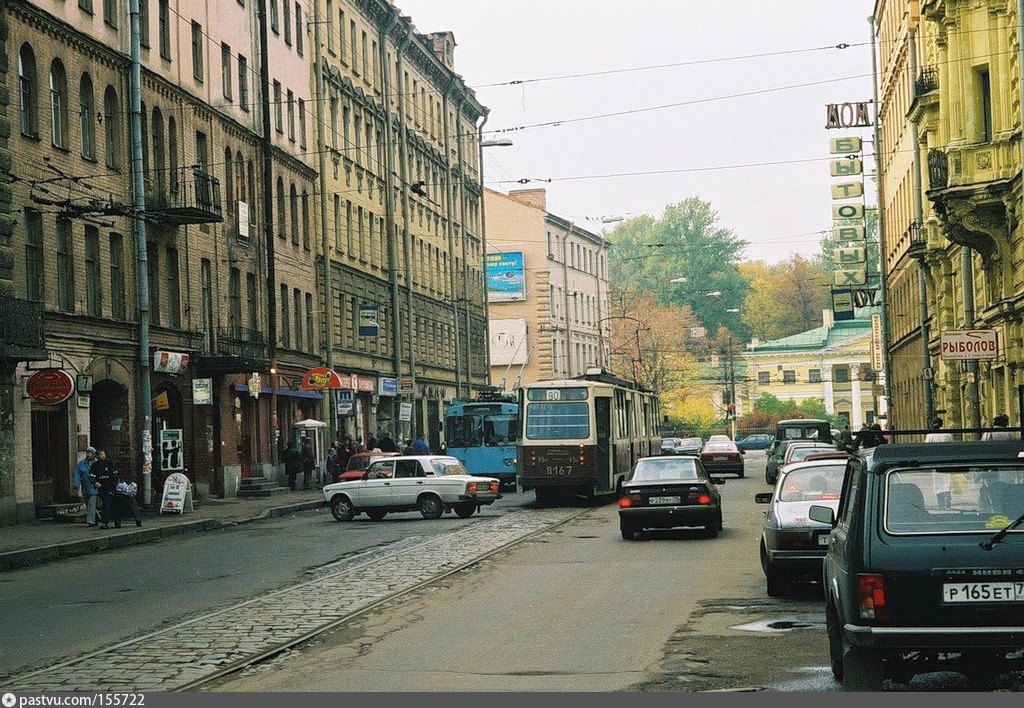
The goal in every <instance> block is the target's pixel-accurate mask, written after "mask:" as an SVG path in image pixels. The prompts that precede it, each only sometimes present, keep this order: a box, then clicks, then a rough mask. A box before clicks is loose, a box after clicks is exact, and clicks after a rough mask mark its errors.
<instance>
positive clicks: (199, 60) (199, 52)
mask: <svg viewBox="0 0 1024 708" xmlns="http://www.w3.org/2000/svg"><path fill="white" fill-rule="evenodd" d="M192 76H193V77H194V78H195V80H196V81H198V82H199V83H202V82H203V76H204V74H203V28H202V25H200V24H199V23H198V22H193V23H192Z"/></svg>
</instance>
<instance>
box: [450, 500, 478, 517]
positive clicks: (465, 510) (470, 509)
mask: <svg viewBox="0 0 1024 708" xmlns="http://www.w3.org/2000/svg"><path fill="white" fill-rule="evenodd" d="M452 508H453V509H454V510H455V513H456V515H458V517H459V518H460V519H468V518H469V517H471V516H472V515H473V513H474V512H475V511H476V504H475V503H474V502H464V503H462V504H456V505H455V506H454V507H452Z"/></svg>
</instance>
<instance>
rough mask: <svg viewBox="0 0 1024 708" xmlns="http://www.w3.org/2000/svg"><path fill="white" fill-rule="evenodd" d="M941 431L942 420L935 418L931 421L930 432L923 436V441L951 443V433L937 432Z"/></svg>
mask: <svg viewBox="0 0 1024 708" xmlns="http://www.w3.org/2000/svg"><path fill="white" fill-rule="evenodd" d="M940 430H942V418H938V417H936V418H935V419H934V420H932V431H933V432H931V433H928V434H927V435H925V436H924V441H925V442H927V443H931V442H953V433H947V432H938V431H940Z"/></svg>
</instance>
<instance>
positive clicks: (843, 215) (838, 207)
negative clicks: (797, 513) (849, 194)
mask: <svg viewBox="0 0 1024 708" xmlns="http://www.w3.org/2000/svg"><path fill="white" fill-rule="evenodd" d="M832 218H833V219H863V218H864V205H863V204H833V205H832Z"/></svg>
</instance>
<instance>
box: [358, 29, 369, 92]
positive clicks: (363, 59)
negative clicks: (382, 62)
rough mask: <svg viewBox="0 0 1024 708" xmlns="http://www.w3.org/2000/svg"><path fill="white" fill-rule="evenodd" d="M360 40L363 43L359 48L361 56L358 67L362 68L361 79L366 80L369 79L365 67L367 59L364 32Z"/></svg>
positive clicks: (367, 63)
mask: <svg viewBox="0 0 1024 708" xmlns="http://www.w3.org/2000/svg"><path fill="white" fill-rule="evenodd" d="M362 40H363V42H362V45H361V46H360V54H361V56H360V62H359V63H360V66H361V67H362V70H363V79H364V80H366V79H368V78H369V76H368V74H369V71H368V69H367V66H368V65H369V62H368V61H367V59H368V57H367V46H366V32H363V33H362Z"/></svg>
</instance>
